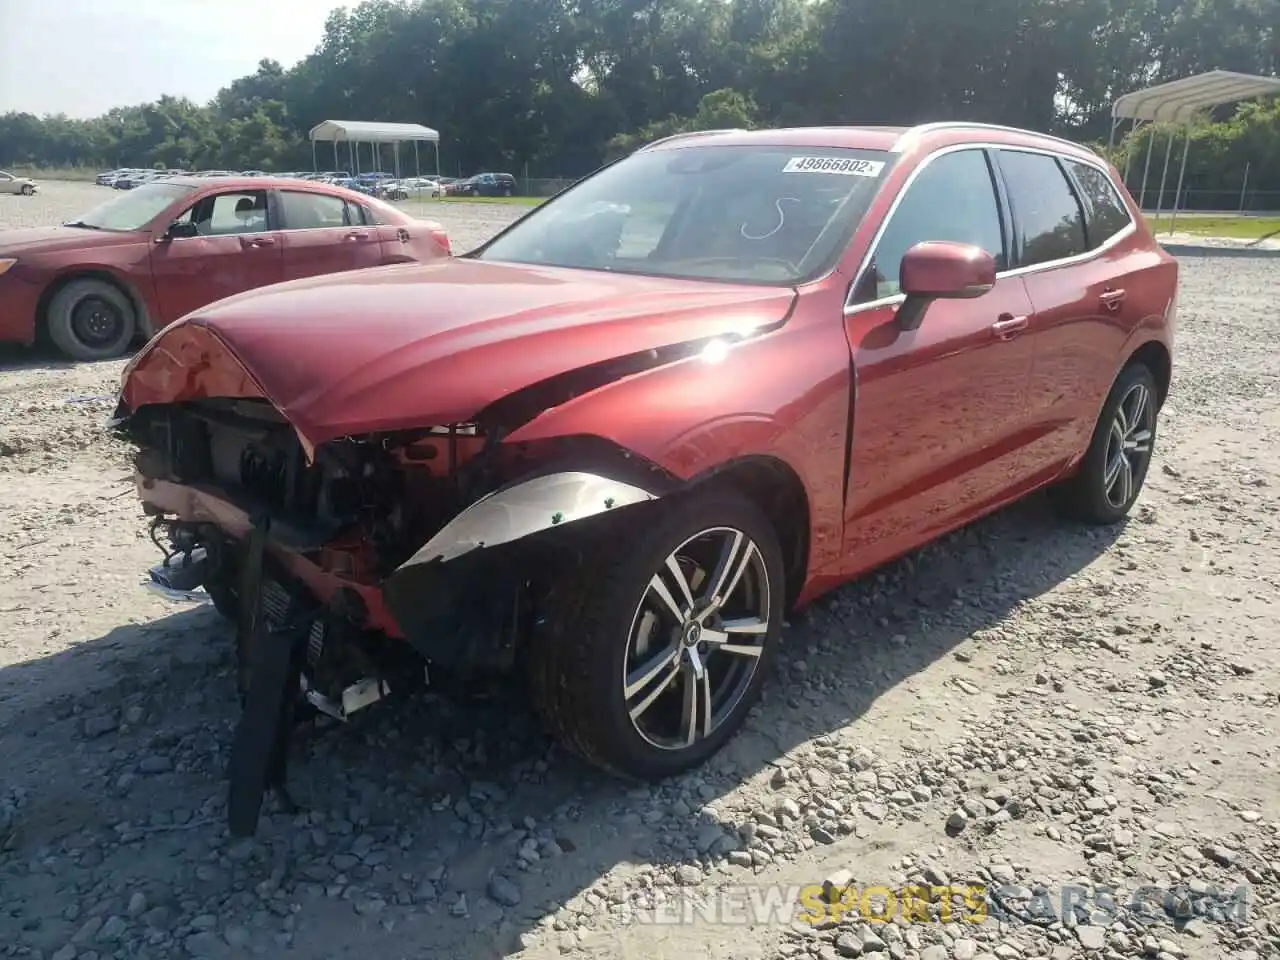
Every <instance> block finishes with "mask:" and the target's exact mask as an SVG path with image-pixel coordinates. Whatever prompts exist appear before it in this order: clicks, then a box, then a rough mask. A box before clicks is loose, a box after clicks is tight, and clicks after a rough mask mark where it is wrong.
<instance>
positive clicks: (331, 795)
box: [0, 496, 1138, 960]
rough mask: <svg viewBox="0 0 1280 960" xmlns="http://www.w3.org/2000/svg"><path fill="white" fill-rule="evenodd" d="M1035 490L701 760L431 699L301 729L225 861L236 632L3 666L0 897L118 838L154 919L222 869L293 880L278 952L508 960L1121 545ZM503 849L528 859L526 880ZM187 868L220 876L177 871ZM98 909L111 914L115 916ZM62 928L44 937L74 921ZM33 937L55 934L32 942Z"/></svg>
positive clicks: (177, 634) (890, 589) (849, 621)
mask: <svg viewBox="0 0 1280 960" xmlns="http://www.w3.org/2000/svg"><path fill="white" fill-rule="evenodd" d="M1043 499H1044V498H1043V497H1042V496H1036V497H1032V498H1030V499H1029V500H1027V501H1024V502H1022V503H1020V504H1017V505H1015V506H1013V507H1011V508H1008V509H1006V510H1004V511H1002V512H1000V513H998V514H996V515H994V516H992V517H990V518H987V519H986V520H983V521H979V522H978V523H976V524H973V525H971V526H970V527H968V528H966V529H964V530H962V531H960V532H958V533H956V534H953V535H951V536H949V537H947V538H944V539H943V540H942V541H940V542H939V543H937V544H934V545H931V546H929V547H926V548H924V549H923V550H921V551H918V552H917V553H915V554H912V555H910V556H909V557H907V558H904V559H903V560H900V561H898V562H896V563H894V564H891V565H890V566H888V567H886V568H883V569H882V570H881V571H879V572H877V573H875V574H872V575H870V576H868V577H865V578H863V579H862V580H860V581H858V582H856V583H854V584H851V585H849V586H846V587H844V588H842V589H840V590H838V591H835V592H834V593H833V594H831V595H829V596H828V597H826V598H824V599H822V600H820V601H819V602H818V603H816V604H814V605H813V606H812V607H810V608H809V609H808V610H807V611H805V612H804V613H803V614H801V615H799V616H797V617H796V618H795V619H794V621H793V622H792V623H791V625H790V627H789V629H788V630H787V631H786V633H785V634H784V637H783V645H784V652H783V656H782V657H781V658H780V662H779V676H776V677H774V678H773V679H772V681H771V682H770V683H769V684H768V685H767V687H766V693H765V698H764V701H763V702H762V704H761V705H760V706H759V707H758V708H757V709H756V710H755V711H753V714H752V716H751V717H750V719H749V720H748V723H747V726H746V728H745V729H744V730H743V731H742V733H740V734H739V735H738V736H737V737H736V738H735V739H734V740H733V741H731V743H730V744H729V746H728V747H726V749H725V750H724V751H723V752H722V753H721V754H720V755H719V756H717V757H716V758H713V759H712V760H711V761H710V762H709V763H708V764H707V765H706V766H705V767H704V768H703V769H700V770H696V771H693V772H692V773H689V774H687V775H685V776H683V777H680V778H677V779H675V780H673V781H671V782H668V783H665V784H660V785H654V786H648V787H635V786H632V785H627V784H623V783H619V782H618V781H615V780H612V779H610V778H608V777H606V776H604V775H602V774H599V773H597V772H595V771H594V770H593V769H590V768H588V767H587V766H585V765H584V764H581V763H579V762H577V761H576V760H574V759H572V758H570V757H568V756H566V755H565V754H564V753H562V752H561V751H560V750H559V749H558V748H557V747H555V746H554V745H553V744H551V743H550V742H549V741H548V740H547V739H546V738H545V737H544V736H543V735H542V734H541V733H540V732H539V730H538V726H537V724H536V722H535V721H534V719H533V714H532V712H531V711H530V708H529V706H528V704H527V702H525V700H524V698H523V697H522V696H520V695H519V694H518V693H517V692H515V690H514V688H512V687H495V688H493V689H491V690H488V691H474V692H470V693H468V694H465V695H464V694H462V693H460V692H459V691H455V690H450V691H445V692H433V691H428V693H427V694H425V695H420V696H416V697H413V698H410V699H406V700H403V701H401V702H398V703H396V704H394V705H389V704H383V705H379V706H378V707H375V708H373V709H371V710H369V711H368V712H367V713H365V714H362V715H358V716H357V717H356V718H355V719H354V720H353V722H352V723H350V724H348V725H346V726H343V727H335V728H333V729H329V730H315V731H312V732H306V731H304V732H303V733H302V734H301V735H300V737H299V740H298V741H297V743H296V745H295V750H294V759H293V761H292V763H293V766H292V768H291V773H290V776H291V784H292V786H293V788H294V792H295V797H296V799H298V801H299V802H300V803H301V804H302V805H303V806H304V808H305V809H306V810H308V811H310V812H309V813H304V814H300V815H298V816H296V817H291V816H289V815H286V814H284V813H280V812H275V813H272V814H271V815H268V816H264V818H263V823H262V826H261V828H260V831H259V838H258V841H257V842H256V843H255V844H254V845H253V850H252V852H250V853H248V854H243V855H242V854H241V853H236V846H235V845H234V844H233V843H232V842H231V841H230V840H229V839H228V838H227V834H226V830H225V827H224V823H223V817H224V808H223V803H224V798H225V782H224V780H223V779H222V777H223V771H224V768H225V763H226V751H227V748H228V746H229V743H230V731H231V729H232V727H233V725H234V722H235V720H236V713H237V708H236V705H235V704H236V698H235V693H234V683H233V679H232V671H231V656H230V640H231V630H230V627H229V626H227V625H225V624H224V623H223V622H222V621H221V620H220V619H219V618H218V617H217V616H216V614H214V612H213V611H212V609H211V608H210V607H208V606H200V607H197V608H194V609H185V610H181V611H180V612H177V613H175V614H174V615H172V616H168V617H165V618H162V619H160V620H157V621H152V622H149V623H142V624H130V625H127V626H121V627H119V628H117V629H115V630H113V631H111V632H110V633H108V634H107V635H105V636H103V637H101V638H99V639H96V640H91V641H87V642H85V643H82V644H78V645H77V646H75V647H73V648H71V649H68V650H66V651H64V652H60V653H58V654H55V655H52V656H49V657H47V658H43V659H39V660H34V661H30V662H26V663H23V664H20V665H15V666H10V667H7V668H5V669H3V670H0V748H2V749H0V754H2V755H4V756H5V757H6V758H9V759H6V771H5V779H6V780H9V781H10V782H11V784H12V785H13V786H14V787H17V788H20V789H22V790H24V791H25V796H26V800H25V803H24V804H23V806H22V807H21V808H20V809H19V810H18V813H17V814H16V815H15V817H14V821H13V828H12V831H13V833H12V836H11V838H10V840H9V847H8V850H7V852H3V853H0V886H8V885H9V884H11V883H17V882H19V881H17V880H16V879H15V877H14V876H8V877H7V876H6V872H7V871H8V870H9V869H11V868H13V869H18V868H17V867H16V865H17V863H18V862H19V861H22V860H26V859H30V858H36V857H38V856H39V855H41V854H44V855H63V856H67V857H71V858H75V857H77V856H80V855H81V853H80V851H82V850H84V849H86V848H87V847H88V846H89V845H90V841H89V840H88V839H87V838H103V839H105V840H108V841H110V843H111V844H112V845H111V847H110V851H111V852H109V853H108V854H107V856H106V859H105V861H103V863H102V866H101V868H100V869H111V870H112V871H114V874H115V875H116V876H118V877H123V878H125V882H123V883H119V882H118V883H117V884H116V889H120V890H125V891H128V890H133V889H142V890H144V891H145V892H146V893H147V897H148V902H149V903H152V904H161V903H166V902H169V903H172V904H174V905H175V906H176V905H177V904H178V903H184V904H185V903H188V902H190V901H192V900H193V899H195V898H202V897H204V896H206V895H207V891H206V892H202V891H203V890H204V889H205V888H207V887H209V886H210V884H212V883H214V882H215V881H213V880H210V879H208V878H209V876H211V875H212V876H220V877H222V880H221V881H218V882H221V883H223V884H224V888H223V890H222V895H224V896H226V895H232V896H233V898H232V899H230V900H228V901H227V902H228V903H239V902H240V900H239V899H236V898H247V899H253V897H254V891H255V888H256V889H257V890H258V894H259V895H262V896H266V897H268V898H269V897H270V893H268V894H262V887H261V886H260V885H261V884H262V883H264V882H266V883H268V884H270V888H269V889H270V890H287V891H288V894H287V896H285V897H284V900H285V901H286V913H285V914H280V915H281V916H284V915H286V914H287V912H288V907H287V902H296V903H299V904H301V905H302V911H303V914H302V916H303V917H305V918H306V922H305V924H298V926H297V927H296V929H295V932H294V933H292V934H291V935H290V936H291V937H292V946H293V948H294V949H293V950H292V951H291V954H293V955H297V956H303V957H306V956H325V957H346V956H351V957H355V956H357V955H361V956H363V955H367V954H368V953H369V951H370V950H371V949H374V950H378V949H379V948H380V947H381V946H383V945H386V946H387V948H388V949H391V945H393V944H394V945H396V946H395V949H397V950H402V951H403V950H409V949H411V948H415V949H419V950H421V949H427V950H429V951H431V952H432V953H431V955H435V954H436V953H438V954H439V955H441V956H450V957H455V958H458V960H471V958H476V960H479V958H488V957H501V956H506V955H508V954H509V953H512V952H515V951H517V950H518V949H519V947H520V944H519V937H520V935H521V934H522V933H524V932H525V931H528V930H530V929H532V928H534V927H537V926H540V925H541V924H542V923H543V922H545V920H546V918H547V917H548V915H549V914H550V913H553V912H555V911H556V909H557V908H558V907H559V906H560V905H563V904H565V903H566V902H567V901H570V900H571V899H573V898H575V897H581V896H582V895H584V894H585V893H587V892H588V891H592V889H593V888H596V887H597V885H598V884H599V882H600V880H601V878H602V877H603V876H604V875H605V874H606V873H607V872H608V871H610V870H611V869H613V868H614V867H617V866H619V865H624V864H670V865H673V866H676V865H684V864H697V863H699V862H703V863H705V860H706V858H707V857H708V855H710V854H717V853H718V854H723V853H725V852H726V851H728V850H730V849H732V848H733V847H735V846H736V845H738V843H739V840H738V839H737V836H736V825H734V824H721V823H719V822H717V820H716V819H715V818H714V816H712V815H711V814H710V813H709V812H708V811H706V810H705V807H706V806H707V805H708V804H709V803H714V802H715V801H716V800H717V799H720V798H722V797H724V796H725V795H726V794H727V793H728V792H730V791H732V790H733V789H734V788H735V786H737V785H739V784H741V783H742V782H743V781H744V780H746V779H748V778H751V777H755V776H758V775H760V774H762V773H768V772H769V770H770V768H772V767H775V766H777V765H778V764H779V762H780V761H781V760H783V758H784V757H785V755H786V754H788V753H789V752H790V751H792V750H794V749H795V748H797V747H799V746H801V745H802V744H805V743H807V742H808V741H811V740H813V739H814V738H817V737H821V736H823V735H824V734H828V733H831V732H833V731H836V730H839V729H841V728H843V727H846V726H848V725H849V724H851V723H855V722H857V721H859V719H860V718H862V717H863V715H864V714H866V713H867V711H868V710H869V708H870V707H871V706H872V705H873V704H875V703H876V701H877V700H878V699H879V698H880V697H881V696H883V695H884V694H885V693H887V692H888V691H890V690H892V689H893V688H895V687H896V686H898V685H900V684H902V683H904V682H905V681H907V680H909V679H910V678H911V677H913V676H915V675H916V674H918V673H919V672H920V671H922V670H924V669H925V668H927V667H929V666H930V665H931V664H934V663H936V662H937V661H938V660H939V659H940V658H942V657H944V656H946V655H948V654H949V653H951V652H952V651H953V650H955V648H956V647H957V646H958V645H959V644H961V643H962V642H964V641H965V640H967V639H969V638H971V637H972V636H973V635H974V633H975V632H977V631H980V630H983V629H984V628H989V627H992V626H994V625H997V624H999V623H1000V621H1002V620H1003V619H1004V618H1005V617H1007V616H1008V615H1009V614H1010V613H1011V612H1012V611H1013V610H1014V609H1015V608H1016V607H1017V606H1018V605H1019V604H1020V603H1022V602H1024V601H1026V600H1027V599H1029V598H1033V597H1036V596H1038V595H1041V594H1043V593H1045V592H1046V591H1049V590H1050V589H1052V588H1054V587H1055V586H1056V585H1058V584H1060V583H1061V582H1063V581H1064V580H1066V579H1068V578H1070V577H1071V576H1073V575H1074V574H1076V573H1077V572H1079V571H1080V570H1082V569H1083V568H1084V567H1086V566H1087V565H1088V564H1090V563H1091V562H1093V561H1094V560H1095V559H1096V558H1097V557H1098V556H1099V555H1101V554H1102V553H1104V552H1105V551H1106V550H1107V549H1108V548H1109V547H1110V546H1111V545H1112V543H1114V542H1115V540H1116V539H1117V538H1118V537H1119V536H1121V535H1122V533H1123V530H1124V526H1123V525H1119V526H1115V527H1110V528H1080V527H1077V526H1073V525H1067V524H1065V523H1062V522H1061V521H1058V520H1056V519H1054V517H1053V516H1052V514H1051V513H1050V511H1049V510H1048V508H1047V506H1046V505H1045V504H1044V502H1043ZM1130 522H1138V521H1133V520H1131V521H1130ZM81 575H82V576H89V575H91V570H90V569H89V568H88V567H86V568H85V569H83V570H82V571H81ZM872 729H873V728H871V727H868V731H870V730H872ZM157 758H167V759H157ZM3 800H4V796H3V792H2V791H0V802H3ZM0 827H3V822H2V821H0ZM357 837H358V838H359V839H354V838H357ZM521 849H524V850H525V851H526V853H530V852H531V853H532V856H531V857H530V856H526V857H525V860H526V861H530V860H531V862H527V863H526V864H525V867H520V866H519V865H518V864H517V855H518V851H520V850H521ZM0 850H4V835H3V830H0ZM6 857H8V858H9V859H10V861H11V864H10V866H6V864H5V858H6ZM193 860H198V861H200V862H201V863H203V864H206V865H208V864H212V865H213V866H211V867H209V872H208V873H204V874H202V873H201V871H199V870H198V871H196V872H195V874H193V873H192V866H191V864H192V861H193ZM215 867H216V869H215ZM202 869H203V868H202ZM495 874H497V875H500V876H502V877H505V878H507V879H509V880H511V881H513V883H514V885H515V886H516V888H517V889H518V890H519V891H520V894H521V895H520V897H519V902H518V903H514V904H513V903H508V904H507V905H506V906H501V905H499V904H498V903H496V902H494V901H495V899H502V896H501V894H498V893H488V894H487V893H486V891H489V890H492V887H491V882H492V877H493V876H494V875H495ZM744 876H746V874H744ZM201 877H204V879H201ZM509 890H510V888H507V892H509ZM459 894H461V895H463V896H464V897H465V904H466V906H465V909H463V908H460V907H458V906H457V902H458V901H457V898H458V895H459ZM121 895H122V896H127V894H121ZM595 896H596V895H595V894H588V897H589V899H590V900H591V902H593V903H596V904H598V909H599V910H601V911H603V910H605V909H607V908H606V906H605V905H604V903H605V900H606V899H607V898H603V897H602V898H601V899H599V900H598V901H597V900H595ZM277 899H278V898H277ZM348 900H350V901H353V902H352V903H341V901H348ZM369 904H372V905H369ZM116 909H118V910H119V911H120V912H121V913H122V914H123V911H124V906H123V904H120V905H117V908H116ZM272 909H273V910H274V909H275V908H274V906H273V907H272ZM248 912H249V911H246V913H248ZM259 912H261V911H259ZM57 922H59V921H55V922H54V926H53V927H50V926H49V925H47V924H46V926H45V927H44V928H43V931H44V933H45V934H48V933H49V931H50V930H52V929H55V928H56V924H57ZM276 923H277V929H278V921H276ZM6 925H9V927H10V928H11V929H6ZM64 926H65V925H64ZM393 928H394V931H395V932H394V933H392V932H391V931H392V929H393ZM67 929H68V930H69V932H67V931H60V933H66V935H67V936H70V934H71V933H74V932H75V928H74V925H73V926H68V927H67ZM41 935H43V934H41ZM269 935H270V934H269V933H264V934H263V936H269ZM35 936H36V934H33V933H32V932H31V931H30V930H28V929H26V928H21V929H20V920H19V919H18V918H17V913H16V912H15V915H14V916H4V915H0V940H3V941H4V942H10V943H20V942H33V945H35V944H34V941H31V940H30V938H33V937H35ZM23 937H27V938H29V939H28V940H23V939H22V938H23ZM380 937H385V938H387V939H385V940H379V938H380ZM61 942H65V940H63V941H61ZM277 942H279V941H277ZM39 945H40V946H42V947H43V948H44V949H46V950H51V949H56V947H57V946H58V941H57V939H56V937H53V936H52V935H50V943H49V944H43V943H42V944H39ZM382 952H385V951H382ZM397 955H399V954H398V953H397Z"/></svg>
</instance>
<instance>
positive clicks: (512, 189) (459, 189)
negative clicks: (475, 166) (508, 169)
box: [446, 173, 516, 197]
mask: <svg viewBox="0 0 1280 960" xmlns="http://www.w3.org/2000/svg"><path fill="white" fill-rule="evenodd" d="M446 191H447V193H448V194H449V195H450V196H462V197H513V196H515V193H516V178H515V177H513V176H512V175H511V174H509V173H477V174H476V175H475V176H474V177H467V179H465V180H458V181H456V182H455V183H451V184H449V185H448V187H447V188H446Z"/></svg>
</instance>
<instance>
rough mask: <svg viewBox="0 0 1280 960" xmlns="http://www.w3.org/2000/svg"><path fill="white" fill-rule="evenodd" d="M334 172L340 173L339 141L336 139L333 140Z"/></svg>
mask: <svg viewBox="0 0 1280 960" xmlns="http://www.w3.org/2000/svg"><path fill="white" fill-rule="evenodd" d="M333 172H334V173H337V172H338V140H337V138H336V137H335V138H334V140H333Z"/></svg>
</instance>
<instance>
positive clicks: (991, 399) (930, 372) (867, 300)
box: [845, 148, 1031, 573]
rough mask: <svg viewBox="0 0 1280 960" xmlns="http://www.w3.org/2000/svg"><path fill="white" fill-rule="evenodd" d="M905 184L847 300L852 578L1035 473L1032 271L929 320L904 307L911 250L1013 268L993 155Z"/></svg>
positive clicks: (927, 170) (936, 166)
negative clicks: (957, 245)
mask: <svg viewBox="0 0 1280 960" xmlns="http://www.w3.org/2000/svg"><path fill="white" fill-rule="evenodd" d="M925 163H926V166H925V167H924V168H923V169H922V170H920V171H919V173H918V174H917V176H916V177H915V179H914V180H913V181H911V182H910V183H909V184H908V185H907V186H906V188H905V189H906V193H905V194H904V195H903V196H902V198H901V200H900V202H899V203H898V204H897V206H896V208H894V209H892V210H891V212H890V214H889V221H888V223H887V224H886V225H885V228H884V230H883V232H882V234H881V235H880V237H879V238H878V239H877V241H876V244H875V248H874V251H873V254H872V257H871V259H870V261H869V263H868V265H867V268H866V270H865V271H864V274H863V276H861V277H860V279H859V281H858V283H857V285H856V287H855V290H854V296H853V297H852V302H851V304H850V306H849V307H847V308H846V310H845V313H846V317H845V329H846V333H847V336H848V338H849V346H850V348H851V350H852V354H853V366H854V370H855V376H856V381H855V399H854V409H853V437H852V447H851V451H850V464H849V482H848V488H847V492H846V493H847V497H846V509H845V556H846V566H847V572H850V573H853V572H858V571H862V570H866V569H869V568H871V567H874V566H877V565H879V564H880V563H883V562H885V561H887V560H890V559H893V558H894V557H896V556H899V555H901V554H903V553H905V552H907V551H908V550H910V549H912V548H914V547H915V546H917V545H919V544H920V543H921V542H923V541H925V540H928V539H932V538H933V537H934V536H937V535H938V534H940V533H942V532H944V531H945V530H947V529H949V528H952V527H955V526H958V525H959V524H961V523H963V522H965V521H966V520H968V519H971V518H972V517H975V516H977V515H979V514H981V513H982V512H984V511H985V510H986V509H988V508H989V505H990V504H992V503H994V502H997V501H999V500H1001V499H1004V498H1005V497H1007V496H1008V495H1009V494H1010V492H1011V491H1013V490H1014V489H1015V488H1017V486H1018V484H1019V482H1020V480H1021V479H1022V478H1021V477H1020V476H1019V474H1018V470H1019V464H1020V463H1021V462H1022V459H1023V458H1022V457H1021V456H1020V449H1021V447H1022V445H1023V443H1024V440H1023V436H1022V432H1023V430H1024V428H1025V424H1026V400H1027V383H1028V378H1029V376H1030V370H1031V349H1030V343H1029V341H1028V340H1027V339H1026V338H1025V337H1022V336H1021V335H1020V334H1021V331H1022V327H1023V325H1025V324H1026V323H1027V322H1028V318H1029V316H1030V313H1031V301H1030V299H1029V298H1028V296H1027V292H1026V289H1025V287H1024V285H1023V282H1022V280H1021V278H1019V277H1004V278H1000V279H997V281H996V285H995V287H994V288H993V289H992V290H991V291H990V292H989V293H987V294H986V295H984V296H982V297H979V298H977V299H974V300H938V301H935V302H934V303H933V304H932V305H930V307H929V308H928V311H927V312H926V313H925V316H924V320H923V322H922V323H921V324H920V326H919V327H918V328H917V329H915V330H913V331H905V332H904V331H901V330H899V329H898V327H897V326H896V325H895V322H894V315H895V313H896V312H897V307H898V304H899V303H900V302H901V294H900V291H899V287H898V271H899V265H900V263H901V260H902V256H903V254H905V253H906V251H907V250H908V249H909V248H911V247H912V246H914V245H915V244H917V243H921V242H924V241H928V240H951V241H958V242H962V243H971V244H974V245H976V246H979V247H981V248H983V249H985V250H986V251H988V252H989V253H990V254H992V256H993V257H995V259H996V269H997V271H1002V270H1004V269H1006V268H1007V266H1008V263H1009V258H1008V244H1007V242H1006V239H1005V233H1006V231H1007V223H1006V218H1005V217H1003V216H1002V213H1001V205H1000V202H999V199H998V195H997V192H996V189H995V185H994V184H995V181H994V179H993V177H992V171H991V168H990V165H989V160H988V157H987V154H986V151H984V150H982V149H979V148H969V149H964V150H960V151H957V152H952V153H944V154H941V155H939V156H937V157H935V158H934V159H933V160H932V161H929V160H926V161H925Z"/></svg>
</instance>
